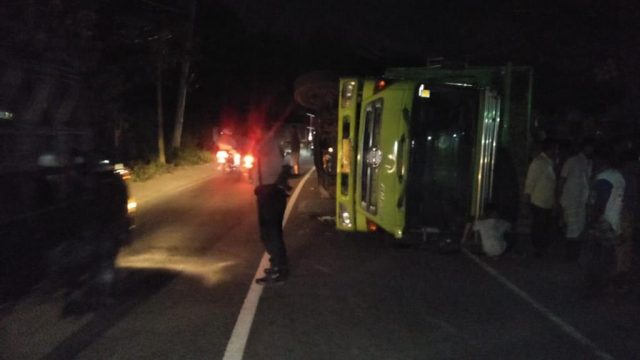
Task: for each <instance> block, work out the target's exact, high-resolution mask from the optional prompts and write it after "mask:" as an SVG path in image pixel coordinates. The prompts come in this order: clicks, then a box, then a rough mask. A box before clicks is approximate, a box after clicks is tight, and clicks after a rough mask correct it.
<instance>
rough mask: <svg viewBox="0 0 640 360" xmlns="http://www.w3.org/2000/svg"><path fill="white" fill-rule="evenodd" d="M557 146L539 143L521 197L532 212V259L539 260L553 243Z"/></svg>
mask: <svg viewBox="0 0 640 360" xmlns="http://www.w3.org/2000/svg"><path fill="white" fill-rule="evenodd" d="M557 152H558V146H557V144H556V143H555V142H554V141H553V140H551V139H545V140H544V141H543V143H542V151H541V152H540V154H539V155H538V156H536V157H535V158H534V159H533V161H532V162H531V164H530V165H529V169H528V171H527V178H526V180H525V186H524V194H525V202H527V203H528V204H529V206H530V209H531V217H532V219H531V243H532V245H533V248H534V255H535V256H536V257H542V256H543V255H544V254H545V253H546V251H547V249H548V247H549V245H550V244H551V240H552V236H553V235H552V234H553V232H552V229H553V227H554V224H553V214H552V211H553V205H554V198H555V188H556V175H555V172H554V160H553V159H555V157H556V155H557Z"/></svg>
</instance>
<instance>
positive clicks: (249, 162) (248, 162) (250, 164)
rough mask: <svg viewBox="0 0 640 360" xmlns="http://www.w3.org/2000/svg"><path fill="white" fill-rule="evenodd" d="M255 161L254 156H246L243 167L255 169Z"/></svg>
mask: <svg viewBox="0 0 640 360" xmlns="http://www.w3.org/2000/svg"><path fill="white" fill-rule="evenodd" d="M253 161H254V159H253V156H252V155H245V156H244V160H243V166H244V167H245V168H247V169H251V168H252V167H253Z"/></svg>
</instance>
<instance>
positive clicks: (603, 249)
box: [583, 148, 625, 296]
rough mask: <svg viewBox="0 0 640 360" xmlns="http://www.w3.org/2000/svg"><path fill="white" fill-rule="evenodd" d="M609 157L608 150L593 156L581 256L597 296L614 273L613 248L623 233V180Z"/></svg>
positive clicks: (590, 292)
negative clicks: (586, 219) (591, 180)
mask: <svg viewBox="0 0 640 360" xmlns="http://www.w3.org/2000/svg"><path fill="white" fill-rule="evenodd" d="M611 157H612V150H611V149H609V148H601V149H599V151H596V152H595V153H594V161H593V162H594V164H593V166H594V170H595V173H596V176H595V178H594V181H593V185H592V189H591V195H590V198H589V205H590V209H589V215H588V232H587V248H586V252H585V256H583V259H584V265H585V267H586V275H587V279H586V280H587V291H588V295H589V296H595V295H599V294H600V293H601V292H602V291H603V290H604V289H605V287H606V286H608V285H609V282H610V280H611V277H612V275H613V274H614V273H615V270H616V264H617V251H618V250H617V249H616V248H617V247H618V246H619V245H620V242H619V240H620V234H621V233H622V221H621V220H622V219H621V218H622V200H623V198H624V191H625V181H624V178H623V177H622V174H621V173H620V172H619V171H618V170H617V169H615V167H614V166H613V164H612V161H611Z"/></svg>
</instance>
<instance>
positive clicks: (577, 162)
mask: <svg viewBox="0 0 640 360" xmlns="http://www.w3.org/2000/svg"><path fill="white" fill-rule="evenodd" d="M559 155H560V154H559V146H558V143H557V142H555V141H553V140H551V139H547V140H545V141H544V142H543V143H542V146H541V151H540V153H539V154H538V155H537V156H536V157H535V158H534V159H533V161H532V162H531V164H530V165H529V168H528V171H527V177H526V180H525V189H524V194H525V201H526V203H527V204H528V205H529V209H530V214H531V243H532V245H533V249H534V255H535V256H536V257H544V256H545V255H546V254H547V252H548V250H549V248H550V246H551V245H552V244H553V243H554V242H556V240H557V238H558V236H557V235H556V230H557V229H558V228H560V229H561V232H562V237H561V238H562V240H561V241H562V242H563V245H564V246H563V251H564V257H565V258H566V259H567V260H568V261H578V262H579V263H580V264H581V265H582V266H583V267H584V269H585V274H586V286H587V291H588V293H589V294H591V295H596V294H601V293H603V292H604V291H606V290H608V289H611V288H615V289H619V290H626V289H628V287H629V274H630V273H631V270H632V267H633V266H632V265H633V261H632V259H633V249H634V247H635V246H636V245H637V244H634V243H635V242H634V230H635V232H636V234H635V236H637V232H638V231H637V229H634V228H635V227H637V226H636V224H635V220H634V219H635V218H636V217H637V216H638V215H637V213H638V176H639V174H640V162H639V161H638V153H637V152H636V151H635V149H634V148H633V146H632V145H631V144H630V143H624V142H621V143H618V144H617V146H613V144H606V143H596V142H594V141H589V140H587V141H583V142H582V143H581V144H580V145H579V146H576V147H575V149H574V151H573V154H571V155H570V156H569V157H568V158H566V159H565V160H564V161H560V158H561V157H560V156H559Z"/></svg>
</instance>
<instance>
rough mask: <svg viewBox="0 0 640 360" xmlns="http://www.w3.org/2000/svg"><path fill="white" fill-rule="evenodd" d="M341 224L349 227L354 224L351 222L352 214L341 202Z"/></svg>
mask: <svg viewBox="0 0 640 360" xmlns="http://www.w3.org/2000/svg"><path fill="white" fill-rule="evenodd" d="M340 224H341V225H342V226H344V227H349V228H350V227H352V226H353V223H352V222H351V215H350V214H349V211H347V208H346V207H345V206H344V205H343V204H340Z"/></svg>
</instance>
